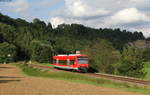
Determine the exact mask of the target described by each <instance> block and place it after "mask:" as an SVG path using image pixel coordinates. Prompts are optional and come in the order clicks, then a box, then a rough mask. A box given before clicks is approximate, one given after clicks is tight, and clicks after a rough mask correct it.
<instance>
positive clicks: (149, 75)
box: [144, 62, 150, 80]
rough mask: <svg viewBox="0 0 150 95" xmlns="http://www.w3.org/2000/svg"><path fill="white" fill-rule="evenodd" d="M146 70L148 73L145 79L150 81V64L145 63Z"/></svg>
mask: <svg viewBox="0 0 150 95" xmlns="http://www.w3.org/2000/svg"><path fill="white" fill-rule="evenodd" d="M144 70H145V72H147V74H146V76H145V79H147V80H150V62H145V67H144Z"/></svg>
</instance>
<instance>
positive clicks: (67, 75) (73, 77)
mask: <svg viewBox="0 0 150 95" xmlns="http://www.w3.org/2000/svg"><path fill="white" fill-rule="evenodd" d="M17 66H19V67H20V68H21V69H22V70H23V72H24V73H25V74H27V75H30V76H36V77H47V78H53V79H61V80H67V81H73V82H80V83H88V84H94V85H97V86H103V87H110V88H117V89H123V90H127V91H131V92H141V93H145V94H149V93H150V90H149V89H147V88H145V87H139V86H136V85H129V84H127V83H115V82H113V81H110V80H104V79H99V78H92V77H88V76H85V75H81V74H77V73H72V72H47V71H41V70H39V69H33V68H28V67H27V66H25V65H17ZM149 95H150V94H149Z"/></svg>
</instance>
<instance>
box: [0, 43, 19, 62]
mask: <svg viewBox="0 0 150 95" xmlns="http://www.w3.org/2000/svg"><path fill="white" fill-rule="evenodd" d="M16 54H17V48H16V47H15V46H14V45H12V44H9V43H7V42H4V43H0V63H4V62H6V63H8V62H14V61H16Z"/></svg>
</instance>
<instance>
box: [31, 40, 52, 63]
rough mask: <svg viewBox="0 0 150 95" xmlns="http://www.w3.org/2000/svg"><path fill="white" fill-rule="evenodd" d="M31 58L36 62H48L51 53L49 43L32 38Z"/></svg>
mask: <svg viewBox="0 0 150 95" xmlns="http://www.w3.org/2000/svg"><path fill="white" fill-rule="evenodd" d="M30 49H31V60H33V61H38V62H41V63H43V62H50V61H51V58H52V55H53V48H52V46H51V45H48V44H44V43H42V42H41V41H36V40H33V41H32V42H31V45H30Z"/></svg>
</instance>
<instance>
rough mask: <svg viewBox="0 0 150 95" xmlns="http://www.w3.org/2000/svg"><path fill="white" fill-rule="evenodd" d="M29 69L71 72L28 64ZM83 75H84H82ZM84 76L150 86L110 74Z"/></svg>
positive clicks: (146, 82) (139, 81) (147, 82)
mask: <svg viewBox="0 0 150 95" xmlns="http://www.w3.org/2000/svg"><path fill="white" fill-rule="evenodd" d="M28 66H29V67H32V68H38V69H43V70H53V71H61V72H69V71H64V70H59V69H55V68H53V67H50V66H42V65H36V64H28ZM80 74H82V73H80ZM84 75H87V76H91V77H96V78H105V79H109V80H116V81H121V82H128V83H134V84H140V85H150V81H147V80H142V79H137V78H131V77H124V76H117V75H110V74H102V73H84Z"/></svg>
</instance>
